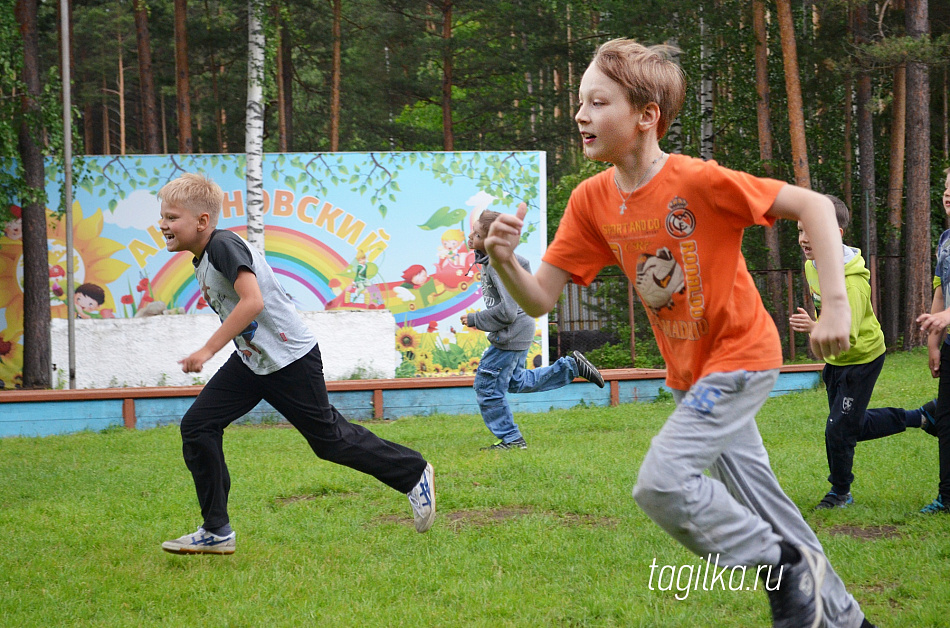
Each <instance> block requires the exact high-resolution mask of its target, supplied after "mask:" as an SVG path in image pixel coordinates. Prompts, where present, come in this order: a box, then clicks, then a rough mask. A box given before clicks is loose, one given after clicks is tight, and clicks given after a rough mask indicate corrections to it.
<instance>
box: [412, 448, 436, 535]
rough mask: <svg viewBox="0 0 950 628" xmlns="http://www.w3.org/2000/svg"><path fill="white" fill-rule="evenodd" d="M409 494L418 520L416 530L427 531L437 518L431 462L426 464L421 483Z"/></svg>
mask: <svg viewBox="0 0 950 628" xmlns="http://www.w3.org/2000/svg"><path fill="white" fill-rule="evenodd" d="M408 494H409V505H410V506H412V517H413V519H415V520H416V532H425V531H426V530H428V529H429V528H430V527H432V522H433V521H434V520H435V484H434V483H433V482H432V464H431V463H429V464H426V468H425V471H423V472H422V477H421V478H419V483H418V484H416V486H415V488H413V489H412V490H411V491H409V493H408Z"/></svg>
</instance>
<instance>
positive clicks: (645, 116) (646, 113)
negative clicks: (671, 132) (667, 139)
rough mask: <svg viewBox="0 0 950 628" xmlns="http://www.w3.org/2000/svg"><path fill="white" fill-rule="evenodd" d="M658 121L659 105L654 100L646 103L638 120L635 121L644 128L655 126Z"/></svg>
mask: <svg viewBox="0 0 950 628" xmlns="http://www.w3.org/2000/svg"><path fill="white" fill-rule="evenodd" d="M659 123H660V106H659V105H658V104H656V103H655V102H651V103H647V106H646V107H644V108H643V113H641V114H640V121H639V122H638V123H637V124H638V125H639V126H640V127H641V128H643V129H644V130H646V129H649V128H656V126H657V125H658V124H659Z"/></svg>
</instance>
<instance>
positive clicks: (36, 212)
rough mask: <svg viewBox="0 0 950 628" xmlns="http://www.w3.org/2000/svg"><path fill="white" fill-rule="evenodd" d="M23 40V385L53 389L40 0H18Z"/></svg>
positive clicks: (17, 5)
mask: <svg viewBox="0 0 950 628" xmlns="http://www.w3.org/2000/svg"><path fill="white" fill-rule="evenodd" d="M15 12H16V20H17V22H18V24H19V27H20V35H21V37H22V38H23V83H24V84H25V86H26V89H25V91H24V92H23V93H22V94H20V95H19V96H20V102H21V112H20V114H21V117H20V121H19V122H20V124H19V127H20V128H19V131H18V145H19V152H20V159H21V160H22V163H23V172H24V178H25V181H24V183H26V185H27V187H28V188H30V190H31V192H32V193H33V198H30V199H24V200H21V201H20V204H21V205H22V211H23V213H22V217H21V219H22V221H23V387H24V388H50V384H51V383H52V371H51V369H52V366H51V365H52V353H51V349H50V316H49V288H50V286H49V249H48V246H47V243H46V203H45V199H46V194H45V192H44V186H45V183H46V173H45V170H44V167H43V154H42V153H41V152H40V138H41V137H42V134H43V129H42V128H41V127H40V126H39V125H40V124H42V123H41V122H40V120H42V115H41V112H40V101H39V99H40V95H41V85H40V65H39V63H40V45H39V35H38V33H37V0H17V3H16V9H15Z"/></svg>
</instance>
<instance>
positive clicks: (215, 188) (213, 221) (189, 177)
mask: <svg viewBox="0 0 950 628" xmlns="http://www.w3.org/2000/svg"><path fill="white" fill-rule="evenodd" d="M158 200H160V201H164V202H166V203H169V204H171V205H175V206H176V207H181V208H182V209H187V210H188V211H190V212H192V213H194V214H195V215H196V216H198V215H200V214H203V213H207V214H208V217H209V218H210V220H209V224H210V226H211V227H214V226H215V225H217V224H218V215H219V214H220V213H221V202H222V201H223V200H224V192H223V191H222V190H221V187H220V186H219V185H218V184H217V183H215V182H214V181H212V180H211V179H209V178H208V177H206V176H204V175H200V174H196V173H193V172H186V173H185V174H183V175H181V176H180V177H178V178H177V179H174V180H172V181H169V182H168V183H166V184H165V185H164V186H162V189H160V190H159V191H158Z"/></svg>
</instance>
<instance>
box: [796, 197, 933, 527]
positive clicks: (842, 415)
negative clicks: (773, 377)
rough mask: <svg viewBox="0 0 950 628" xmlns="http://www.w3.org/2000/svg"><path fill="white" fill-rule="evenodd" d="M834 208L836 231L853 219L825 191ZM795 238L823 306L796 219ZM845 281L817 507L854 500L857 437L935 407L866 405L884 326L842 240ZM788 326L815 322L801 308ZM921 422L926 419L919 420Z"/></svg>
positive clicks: (856, 258) (854, 252) (914, 421)
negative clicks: (845, 312)
mask: <svg viewBox="0 0 950 628" xmlns="http://www.w3.org/2000/svg"><path fill="white" fill-rule="evenodd" d="M826 196H827V197H828V199H829V200H830V201H831V203H832V205H834V208H835V219H836V220H837V221H838V231H839V232H840V233H841V235H844V230H845V229H846V228H847V227H848V223H849V222H851V212H850V211H849V210H848V206H847V205H845V203H844V201H842V200H841V199H839V198H837V197H835V196H832V195H830V194H827V195H826ZM798 244H799V246H801V247H802V253H804V255H805V279H806V281H807V282H808V290H809V292H810V293H811V296H812V300H813V301H814V303H815V309H816V310H818V311H819V313H820V311H821V289H820V287H819V285H818V270H817V268H816V267H815V257H814V255H813V254H812V250H811V242H810V241H809V239H808V234H807V233H806V232H805V228H804V227H803V226H802V223H801V222H799V223H798ZM842 259H843V260H844V283H845V289H846V290H847V293H848V303H849V304H850V307H851V334H850V340H851V348H850V349H848V350H847V351H845V352H844V353H839V354H838V355H836V356H825V368H824V370H823V371H822V380H823V381H824V383H825V388H826V390H827V392H828V410H829V414H828V422H827V423H826V424H825V452H826V454H827V456H828V469H829V471H830V474H829V476H828V481H829V482H830V483H831V490H830V491H828V493H827V494H826V495H825V496H824V497H823V498H822V499H821V501H820V502H818V505H817V506H815V508H816V509H817V510H825V509H831V508H844V507H846V506H848V505H850V504H852V503H854V499H853V498H852V497H851V484H852V482H854V474H853V473H852V472H851V469H852V467H853V463H854V447H855V445H856V444H857V443H858V442H861V441H866V440H873V439H876V438H883V437H885V436H890V435H891V434H899V433H900V432H903V431H904V430H905V429H906V428H908V427H924V426H925V425H927V424H929V423H930V421H929V420H928V418H929V417H932V416H933V414H934V410H935V404H934V402H933V401H931V402H928V403H927V404H925V405H924V406H923V407H921V408H917V409H914V410H904V409H903V408H874V409H872V410H869V409H868V403H869V402H870V401H871V393H872V392H873V391H874V384H875V383H876V382H877V378H878V376H879V375H880V374H881V368H882V367H883V366H884V350H885V346H884V332H883V331H881V325H880V323H878V320H877V317H876V316H875V315H874V310H873V309H871V284H870V282H869V280H870V278H871V271H869V270H868V268H867V267H866V266H865V265H864V258H863V257H862V256H861V251H860V250H859V249H855V248H852V247H850V246H847V245H842ZM789 323H790V324H791V327H792V329H794V330H795V331H797V332H804V333H808V334H810V333H811V331H812V329H814V327H815V325H816V324H817V322H816V321H814V320H812V318H811V316H810V315H809V314H808V312H806V311H805V310H804V309H803V308H798V312H797V313H795V314H792V316H791V317H790V318H789ZM922 424H924V425H922Z"/></svg>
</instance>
